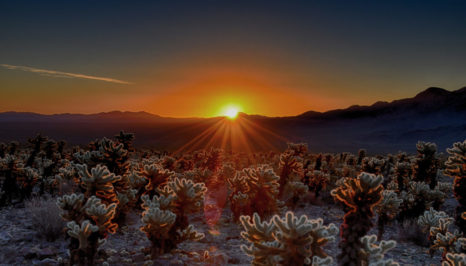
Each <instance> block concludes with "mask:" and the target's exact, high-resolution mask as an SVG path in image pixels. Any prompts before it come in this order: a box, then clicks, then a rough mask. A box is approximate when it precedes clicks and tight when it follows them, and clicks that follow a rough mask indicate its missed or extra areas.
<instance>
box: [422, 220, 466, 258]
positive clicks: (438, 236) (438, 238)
mask: <svg viewBox="0 0 466 266" xmlns="http://www.w3.org/2000/svg"><path fill="white" fill-rule="evenodd" d="M452 221H453V219H452V218H440V219H439V221H438V226H433V227H431V228H430V237H431V239H433V243H434V244H433V245H432V246H431V248H430V249H431V252H433V251H434V250H436V249H439V250H441V251H442V258H443V259H444V260H445V258H446V255H447V253H451V252H452V253H460V252H462V251H463V250H464V249H466V238H464V237H463V236H462V234H461V233H460V232H459V231H458V230H455V231H453V232H450V231H448V227H449V226H450V224H451V223H452Z"/></svg>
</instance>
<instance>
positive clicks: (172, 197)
mask: <svg viewBox="0 0 466 266" xmlns="http://www.w3.org/2000/svg"><path fill="white" fill-rule="evenodd" d="M206 190H207V189H206V187H205V185H204V184H203V183H194V182H193V181H191V180H187V179H184V178H182V179H178V178H174V179H173V180H171V181H169V182H168V183H167V184H166V185H165V186H164V187H163V188H162V189H161V190H160V195H159V196H157V195H154V196H153V197H152V198H150V197H149V195H143V196H142V201H143V203H142V208H143V209H144V212H143V213H142V219H141V220H142V223H143V226H142V227H141V231H143V232H144V233H146V235H147V238H148V239H149V240H150V241H151V243H152V249H151V250H152V257H156V256H157V255H159V254H163V253H166V252H169V251H171V250H172V249H174V248H176V246H177V245H178V244H179V243H181V242H183V241H186V240H192V241H197V240H200V239H202V238H203V237H204V234H202V233H198V232H196V231H195V230H194V228H193V226H192V225H189V221H188V215H189V214H192V213H196V212H198V211H200V210H201V208H202V203H203V201H204V194H205V192H206Z"/></svg>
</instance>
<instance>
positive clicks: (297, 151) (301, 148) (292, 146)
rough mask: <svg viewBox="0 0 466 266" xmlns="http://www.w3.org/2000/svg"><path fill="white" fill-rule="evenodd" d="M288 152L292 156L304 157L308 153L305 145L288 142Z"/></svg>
mask: <svg viewBox="0 0 466 266" xmlns="http://www.w3.org/2000/svg"><path fill="white" fill-rule="evenodd" d="M287 145H288V149H287V150H288V151H290V152H292V154H293V155H295V156H299V157H304V156H305V155H306V154H307V152H308V147H307V143H291V142H288V144H287Z"/></svg>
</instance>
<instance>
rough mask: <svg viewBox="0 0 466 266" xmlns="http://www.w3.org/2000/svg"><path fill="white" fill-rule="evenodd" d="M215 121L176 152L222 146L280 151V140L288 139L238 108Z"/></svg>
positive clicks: (246, 150)
mask: <svg viewBox="0 0 466 266" xmlns="http://www.w3.org/2000/svg"><path fill="white" fill-rule="evenodd" d="M213 119H215V120H213V122H212V124H211V125H210V126H209V127H208V128H206V129H205V130H203V131H202V132H201V133H199V134H198V135H197V136H195V137H194V138H192V139H191V140H189V141H188V142H187V143H185V144H184V145H183V146H182V147H180V148H179V149H178V150H177V151H176V152H175V153H182V152H189V151H195V150H199V149H208V148H221V149H223V150H224V151H235V152H244V153H247V154H252V153H254V152H256V151H260V150H275V151H277V150H279V144H280V143H286V142H287V139H286V138H285V137H283V136H280V135H279V134H276V133H273V132H272V131H270V130H268V129H267V128H265V127H263V126H260V125H258V124H257V123H256V122H254V121H253V120H251V119H249V118H248V117H247V116H246V115H241V114H239V113H238V110H237V109H236V110H231V112H226V113H225V117H218V118H213Z"/></svg>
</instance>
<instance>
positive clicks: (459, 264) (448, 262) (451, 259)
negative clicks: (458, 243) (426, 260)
mask: <svg viewBox="0 0 466 266" xmlns="http://www.w3.org/2000/svg"><path fill="white" fill-rule="evenodd" d="M464 265H466V254H464V253H461V254H457V253H447V254H446V255H445V260H444V261H443V262H442V266H464Z"/></svg>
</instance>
